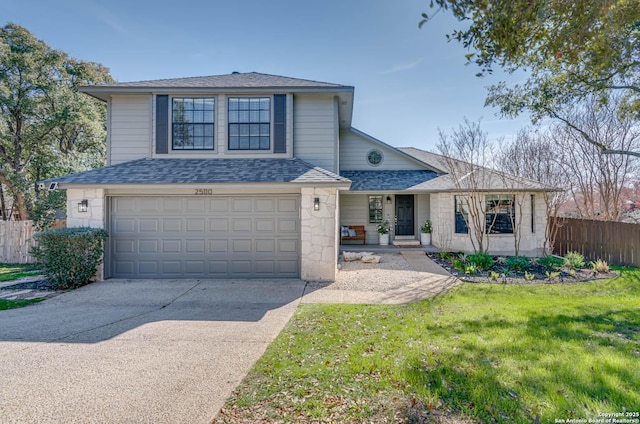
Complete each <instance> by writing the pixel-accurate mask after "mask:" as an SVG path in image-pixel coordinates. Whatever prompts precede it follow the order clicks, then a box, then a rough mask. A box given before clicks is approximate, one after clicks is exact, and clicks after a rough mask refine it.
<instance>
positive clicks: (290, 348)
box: [218, 270, 640, 423]
mask: <svg viewBox="0 0 640 424" xmlns="http://www.w3.org/2000/svg"><path fill="white" fill-rule="evenodd" d="M639 364H640V270H624V271H623V272H622V275H621V276H620V277H618V278H616V279H613V280H600V281H594V282H588V283H581V284H570V285H569V284H558V285H544V284H541V285H498V284H467V285H463V286H459V287H457V288H455V289H453V290H452V291H450V292H449V293H447V294H445V295H442V296H440V297H438V298H436V299H433V300H427V301H423V302H419V303H416V304H412V305H407V306H363V305H355V306H354V305H301V307H300V308H299V309H298V311H297V312H296V314H295V315H294V317H293V319H292V320H291V321H290V323H289V324H288V326H287V328H286V329H285V331H283V332H282V333H281V334H280V335H279V336H278V338H277V339H276V340H275V341H274V342H273V343H272V344H271V345H270V346H269V348H268V349H267V351H266V353H265V354H264V355H263V357H262V358H261V359H260V360H259V361H258V363H257V364H256V365H255V367H254V368H253V370H252V371H251V372H250V374H249V375H248V376H247V378H246V379H245V381H244V382H243V383H242V384H241V385H240V387H239V388H238V390H237V392H236V394H235V395H234V397H232V398H231V399H230V400H229V401H228V402H227V405H226V406H225V409H224V410H223V411H224V412H223V413H222V414H221V415H220V416H219V418H218V421H220V422H234V421H240V420H242V419H245V420H248V421H252V420H254V421H258V420H260V419H266V420H269V419H274V420H275V419H278V420H284V421H285V422H299V421H313V420H320V421H322V420H332V419H334V420H338V421H339V422H363V421H365V422H381V421H398V420H402V419H405V420H407V421H408V422H423V421H420V419H421V417H422V418H424V417H425V416H427V415H428V414H429V413H430V411H432V410H433V411H438V412H439V413H444V414H446V415H451V416H453V417H457V418H460V417H468V418H470V419H472V420H474V421H480V422H498V423H513V422H516V423H531V422H533V421H534V420H535V419H536V417H538V419H539V422H541V423H545V422H554V421H555V420H556V419H567V418H597V417H598V412H610V413H616V412H622V411H625V410H626V411H639V410H640V366H639Z"/></svg>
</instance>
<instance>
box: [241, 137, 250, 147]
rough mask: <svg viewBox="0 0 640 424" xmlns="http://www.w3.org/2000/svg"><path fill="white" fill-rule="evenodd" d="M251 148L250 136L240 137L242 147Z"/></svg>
mask: <svg viewBox="0 0 640 424" xmlns="http://www.w3.org/2000/svg"><path fill="white" fill-rule="evenodd" d="M248 148H249V137H240V149H245V150H246V149H248Z"/></svg>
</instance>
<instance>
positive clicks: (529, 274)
mask: <svg viewBox="0 0 640 424" xmlns="http://www.w3.org/2000/svg"><path fill="white" fill-rule="evenodd" d="M534 278H536V276H535V274H534V273H532V272H529V271H525V272H524V279H525V280H527V281H531V280H533V279H534Z"/></svg>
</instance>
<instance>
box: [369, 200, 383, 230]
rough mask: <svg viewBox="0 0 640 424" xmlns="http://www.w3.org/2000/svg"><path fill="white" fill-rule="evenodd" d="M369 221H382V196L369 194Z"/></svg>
mask: <svg viewBox="0 0 640 424" xmlns="http://www.w3.org/2000/svg"><path fill="white" fill-rule="evenodd" d="M369 222H370V223H372V224H373V223H378V222H382V196H369Z"/></svg>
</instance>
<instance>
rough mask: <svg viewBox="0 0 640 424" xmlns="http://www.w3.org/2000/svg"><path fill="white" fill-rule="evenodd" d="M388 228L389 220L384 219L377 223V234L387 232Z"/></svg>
mask: <svg viewBox="0 0 640 424" xmlns="http://www.w3.org/2000/svg"><path fill="white" fill-rule="evenodd" d="M390 230H391V224H389V220H387V219H385V220H384V221H382V222H381V223H379V224H378V234H389V231H390Z"/></svg>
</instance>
